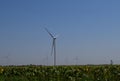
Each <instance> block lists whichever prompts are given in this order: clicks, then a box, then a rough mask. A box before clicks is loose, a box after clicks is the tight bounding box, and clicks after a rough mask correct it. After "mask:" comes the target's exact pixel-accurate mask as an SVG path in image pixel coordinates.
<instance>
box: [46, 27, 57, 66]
mask: <svg viewBox="0 0 120 81" xmlns="http://www.w3.org/2000/svg"><path fill="white" fill-rule="evenodd" d="M45 30H46V31H47V33H48V34H49V35H50V36H51V38H52V39H53V42H52V50H51V55H52V54H53V53H54V66H56V38H57V36H54V35H53V34H52V33H51V32H49V31H48V29H47V28H45Z"/></svg>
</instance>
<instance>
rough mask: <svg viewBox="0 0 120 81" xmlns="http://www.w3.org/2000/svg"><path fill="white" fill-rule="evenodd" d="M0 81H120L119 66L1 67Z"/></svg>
mask: <svg viewBox="0 0 120 81" xmlns="http://www.w3.org/2000/svg"><path fill="white" fill-rule="evenodd" d="M0 81H120V65H83V66H77V65H76V66H36V65H27V66H1V67H0Z"/></svg>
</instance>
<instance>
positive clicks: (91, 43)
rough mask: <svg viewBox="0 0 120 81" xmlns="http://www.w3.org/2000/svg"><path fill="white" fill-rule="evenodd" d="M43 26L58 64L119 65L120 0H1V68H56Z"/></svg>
mask: <svg viewBox="0 0 120 81" xmlns="http://www.w3.org/2000/svg"><path fill="white" fill-rule="evenodd" d="M44 27H47V28H48V29H49V31H50V32H51V33H53V34H59V35H60V36H59V37H58V38H57V41H56V42H57V64H109V63H110V60H113V62H114V63H116V64H120V36H119V35H120V0H0V64H1V65H3V64H4V65H5V64H16V65H19V64H45V65H46V64H49V65H51V64H53V55H52V56H51V54H50V52H51V44H52V39H51V37H50V36H49V35H48V33H47V32H46V31H45V30H44ZM76 59H77V60H76Z"/></svg>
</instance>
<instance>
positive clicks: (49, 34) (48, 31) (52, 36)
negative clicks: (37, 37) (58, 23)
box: [45, 28, 54, 38]
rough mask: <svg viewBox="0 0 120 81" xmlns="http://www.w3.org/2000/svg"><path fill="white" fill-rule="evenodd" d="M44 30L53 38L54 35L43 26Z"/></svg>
mask: <svg viewBox="0 0 120 81" xmlns="http://www.w3.org/2000/svg"><path fill="white" fill-rule="evenodd" d="M45 30H46V31H47V32H48V34H49V35H50V36H51V37H52V38H54V36H53V35H52V34H51V33H50V32H49V31H48V29H47V28H45Z"/></svg>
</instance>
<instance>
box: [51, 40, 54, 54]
mask: <svg viewBox="0 0 120 81" xmlns="http://www.w3.org/2000/svg"><path fill="white" fill-rule="evenodd" d="M54 42H55V41H54V39H53V43H52V50H51V55H52V54H53V50H54Z"/></svg>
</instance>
